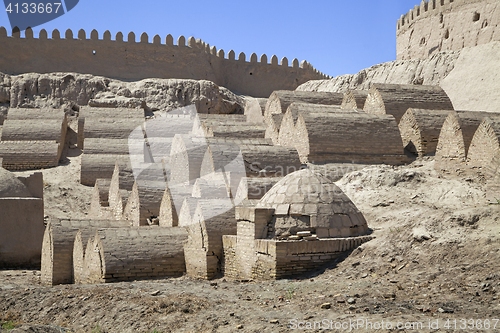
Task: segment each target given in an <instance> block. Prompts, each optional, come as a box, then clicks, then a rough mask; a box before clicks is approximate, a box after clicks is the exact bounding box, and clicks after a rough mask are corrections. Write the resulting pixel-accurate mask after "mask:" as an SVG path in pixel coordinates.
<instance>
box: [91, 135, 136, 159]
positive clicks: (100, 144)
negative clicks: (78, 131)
mask: <svg viewBox="0 0 500 333" xmlns="http://www.w3.org/2000/svg"><path fill="white" fill-rule="evenodd" d="M84 153H85V154H107V155H127V154H128V153H129V145H128V139H108V138H87V139H86V140H85V150H84Z"/></svg>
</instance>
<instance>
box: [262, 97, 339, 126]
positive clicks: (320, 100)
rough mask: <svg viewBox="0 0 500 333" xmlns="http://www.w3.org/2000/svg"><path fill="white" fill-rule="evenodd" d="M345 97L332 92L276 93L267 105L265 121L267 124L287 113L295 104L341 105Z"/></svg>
mask: <svg viewBox="0 0 500 333" xmlns="http://www.w3.org/2000/svg"><path fill="white" fill-rule="evenodd" d="M343 99H344V95H343V94H341V93H330V92H320V93H311V92H301V91H286V90H282V91H274V92H273V93H272V94H271V96H269V99H268V101H267V103H266V108H265V111H264V119H265V121H266V122H268V121H269V118H270V117H271V115H273V114H280V113H285V112H286V110H287V109H288V107H289V106H290V104H292V103H293V102H303V103H310V104H326V105H339V106H340V105H341V104H342V100H343Z"/></svg>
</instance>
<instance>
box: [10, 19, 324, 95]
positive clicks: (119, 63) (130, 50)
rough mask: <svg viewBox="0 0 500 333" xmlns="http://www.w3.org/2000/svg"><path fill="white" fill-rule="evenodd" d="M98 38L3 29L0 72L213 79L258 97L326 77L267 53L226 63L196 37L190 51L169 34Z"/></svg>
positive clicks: (190, 40)
mask: <svg viewBox="0 0 500 333" xmlns="http://www.w3.org/2000/svg"><path fill="white" fill-rule="evenodd" d="M99 37H100V36H99V33H98V32H97V31H96V30H93V31H92V32H91V33H90V39H89V38H88V35H87V34H86V32H85V31H84V30H80V31H78V34H77V36H75V35H74V34H73V31H71V30H67V31H66V32H65V33H64V39H61V33H60V32H59V31H58V30H54V31H52V33H51V38H50V39H49V38H48V36H47V32H46V31H45V30H41V31H40V33H39V36H38V38H34V36H33V31H32V30H31V29H27V30H26V31H25V38H20V33H19V32H14V33H13V34H12V35H11V36H10V37H8V35H7V31H6V29H5V28H3V27H2V28H0V43H1V44H2V45H3V46H4V47H2V49H1V50H0V59H2V60H1V61H0V72H3V73H9V74H19V73H29V72H36V73H50V72H78V73H88V74H94V75H101V76H105V77H115V78H120V79H124V80H141V79H146V78H151V77H159V78H164V79H168V78H177V79H195V80H209V81H213V82H214V83H216V84H217V85H220V86H224V87H226V88H229V89H231V90H233V91H238V92H241V93H243V94H246V95H250V96H256V97H268V96H269V95H270V94H271V93H272V92H273V91H275V90H279V89H289V90H293V89H295V88H297V86H298V85H300V84H302V83H304V82H307V81H309V80H313V79H324V78H327V77H328V76H326V75H324V74H322V73H320V72H318V71H317V70H316V69H314V68H313V67H312V66H311V65H310V64H309V63H308V62H307V61H302V63H301V64H299V61H298V60H297V59H293V60H292V61H291V63H290V64H289V61H288V59H287V58H282V59H281V61H280V62H279V63H278V58H277V57H276V56H272V57H271V58H270V59H269V60H270V61H268V57H267V56H266V55H265V54H263V55H262V56H261V57H260V58H258V57H257V55H256V54H255V53H253V54H252V55H251V56H250V57H249V60H248V61H247V60H246V55H245V54H244V53H243V52H242V53H240V54H239V55H238V57H237V59H236V54H235V52H234V51H233V50H231V51H229V52H228V53H227V58H226V55H225V52H224V50H217V48H216V47H215V46H212V47H210V46H209V45H208V44H207V43H205V42H203V41H201V40H195V38H193V37H190V38H188V40H187V46H186V38H185V37H183V36H180V37H179V38H178V40H177V43H176V45H174V40H173V38H172V36H171V35H167V36H166V38H165V39H164V41H162V39H161V38H160V36H158V35H156V36H154V37H153V39H152V43H150V39H149V36H148V35H147V34H146V33H143V34H141V36H140V39H139V40H140V41H139V42H136V36H135V34H134V33H133V32H130V33H129V34H128V36H127V37H126V41H125V40H124V36H123V34H122V33H121V32H118V33H117V34H116V37H115V39H114V40H111V33H110V32H109V31H106V32H104V34H102V39H99ZM21 54H22V55H23V57H20V56H19V55H21ZM130 59H135V61H130ZM172 59H175V60H174V61H172ZM290 65H291V66H290Z"/></svg>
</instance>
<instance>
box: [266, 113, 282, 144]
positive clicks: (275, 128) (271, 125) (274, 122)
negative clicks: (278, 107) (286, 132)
mask: <svg viewBox="0 0 500 333" xmlns="http://www.w3.org/2000/svg"><path fill="white" fill-rule="evenodd" d="M283 117H284V114H283V113H280V114H273V115H271V117H269V121H268V122H267V123H266V133H265V134H264V137H265V138H269V139H271V140H272V141H273V143H274V144H275V145H277V144H278V138H279V133H280V126H281V122H282V120H283Z"/></svg>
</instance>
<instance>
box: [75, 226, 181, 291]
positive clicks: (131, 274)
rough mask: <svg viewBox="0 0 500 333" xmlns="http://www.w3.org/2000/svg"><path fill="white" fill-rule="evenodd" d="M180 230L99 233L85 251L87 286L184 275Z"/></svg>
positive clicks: (111, 230)
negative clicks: (89, 284) (88, 284)
mask: <svg viewBox="0 0 500 333" xmlns="http://www.w3.org/2000/svg"><path fill="white" fill-rule="evenodd" d="M186 239H187V233H186V231H185V230H184V228H161V227H158V226H150V227H130V228H116V229H99V230H97V231H96V233H95V236H94V237H93V241H92V247H91V248H90V249H89V248H88V247H87V249H86V250H85V265H84V267H86V268H87V269H88V278H87V282H89V283H108V282H116V281H131V280H143V279H150V278H162V277H168V276H179V275H182V274H183V273H184V272H185V271H186V265H185V259H184V249H183V244H184V242H185V241H186Z"/></svg>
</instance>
